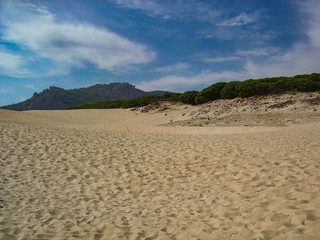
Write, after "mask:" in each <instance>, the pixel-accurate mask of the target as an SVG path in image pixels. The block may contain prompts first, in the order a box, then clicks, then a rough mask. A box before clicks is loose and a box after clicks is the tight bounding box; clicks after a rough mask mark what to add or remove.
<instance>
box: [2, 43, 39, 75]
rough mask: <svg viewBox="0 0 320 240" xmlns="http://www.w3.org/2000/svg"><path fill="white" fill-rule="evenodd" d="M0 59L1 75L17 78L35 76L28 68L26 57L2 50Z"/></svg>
mask: <svg viewBox="0 0 320 240" xmlns="http://www.w3.org/2000/svg"><path fill="white" fill-rule="evenodd" d="M0 59H1V61H0V75H7V76H10V77H16V78H21V77H26V76H27V77H32V76H33V73H32V72H30V71H29V70H28V69H27V68H26V62H27V59H26V58H25V57H23V56H20V55H16V54H11V53H8V52H7V51H5V50H4V49H0Z"/></svg>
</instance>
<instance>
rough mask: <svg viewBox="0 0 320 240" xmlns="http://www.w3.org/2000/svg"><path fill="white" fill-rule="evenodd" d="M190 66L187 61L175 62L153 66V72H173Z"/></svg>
mask: <svg viewBox="0 0 320 240" xmlns="http://www.w3.org/2000/svg"><path fill="white" fill-rule="evenodd" d="M189 67H190V65H189V64H188V63H177V64H174V65H170V66H165V67H158V68H155V69H154V71H155V72H175V71H183V70H186V69H188V68H189Z"/></svg>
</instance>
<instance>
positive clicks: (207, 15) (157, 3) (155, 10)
mask: <svg viewBox="0 0 320 240" xmlns="http://www.w3.org/2000/svg"><path fill="white" fill-rule="evenodd" d="M109 1H112V2H115V3H117V4H118V5H120V6H123V7H126V8H132V9H139V10H142V11H144V12H146V14H148V15H150V16H160V17H162V18H164V19H180V20H187V21H189V20H192V21H194V20H200V21H205V22H215V21H216V18H217V16H219V15H220V11H219V10H218V9H212V7H211V6H210V4H208V3H206V2H203V1H190V0H179V1H162V0H148V1H145V0H109Z"/></svg>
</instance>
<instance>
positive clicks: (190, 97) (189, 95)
mask: <svg viewBox="0 0 320 240" xmlns="http://www.w3.org/2000/svg"><path fill="white" fill-rule="evenodd" d="M198 94H199V92H198V91H187V92H185V93H183V94H182V95H181V96H180V101H181V102H183V103H188V104H192V105H194V104H195V99H196V97H197V95H198Z"/></svg>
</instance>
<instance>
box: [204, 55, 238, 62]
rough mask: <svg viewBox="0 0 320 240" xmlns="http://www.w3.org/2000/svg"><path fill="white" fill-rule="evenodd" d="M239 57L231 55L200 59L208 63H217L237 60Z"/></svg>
mask: <svg viewBox="0 0 320 240" xmlns="http://www.w3.org/2000/svg"><path fill="white" fill-rule="evenodd" d="M239 59H240V58H239V57H237V56H231V57H216V58H203V59H202V60H203V61H204V62H208V63H217V62H229V61H237V60H239Z"/></svg>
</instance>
